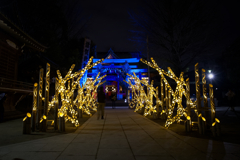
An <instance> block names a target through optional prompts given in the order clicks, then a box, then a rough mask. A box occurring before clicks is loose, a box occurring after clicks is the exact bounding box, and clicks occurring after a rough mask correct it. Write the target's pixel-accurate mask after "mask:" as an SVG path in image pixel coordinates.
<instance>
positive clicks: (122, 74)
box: [82, 48, 148, 99]
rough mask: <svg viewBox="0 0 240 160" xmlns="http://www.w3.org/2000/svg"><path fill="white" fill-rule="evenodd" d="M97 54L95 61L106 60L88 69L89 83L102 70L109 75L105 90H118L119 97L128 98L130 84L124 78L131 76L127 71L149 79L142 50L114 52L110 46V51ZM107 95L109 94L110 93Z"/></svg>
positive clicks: (102, 73)
mask: <svg viewBox="0 0 240 160" xmlns="http://www.w3.org/2000/svg"><path fill="white" fill-rule="evenodd" d="M95 56H97V57H95V58H94V59H93V62H96V61H98V60H100V59H102V58H104V61H103V62H102V63H101V64H98V65H97V66H94V67H93V68H92V69H91V70H89V71H88V73H87V83H88V81H91V80H93V79H94V78H95V77H96V76H97V74H98V73H99V72H101V76H103V75H105V74H106V75H107V77H106V78H105V79H104V80H106V83H105V84H104V85H103V86H104V89H105V92H117V98H118V99H123V98H126V92H127V87H128V86H127V84H126V83H125V82H124V81H123V80H127V78H129V77H128V76H127V73H129V74H133V72H134V73H135V74H136V75H137V77H138V78H140V79H143V78H144V79H148V77H147V66H146V65H144V64H143V63H141V62H140V58H141V53H140V52H115V53H114V51H113V50H112V49H111V48H110V49H109V51H108V52H98V53H96V54H95ZM104 80H103V81H104ZM82 84H83V82H82ZM110 94H111V93H110ZM107 95H108V96H109V94H107Z"/></svg>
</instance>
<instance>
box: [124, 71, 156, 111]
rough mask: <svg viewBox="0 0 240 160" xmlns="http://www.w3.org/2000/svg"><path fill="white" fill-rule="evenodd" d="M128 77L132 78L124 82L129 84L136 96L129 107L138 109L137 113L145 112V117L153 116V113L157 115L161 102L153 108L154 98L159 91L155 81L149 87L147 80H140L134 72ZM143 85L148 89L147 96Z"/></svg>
mask: <svg viewBox="0 0 240 160" xmlns="http://www.w3.org/2000/svg"><path fill="white" fill-rule="evenodd" d="M127 75H128V76H130V77H131V78H130V79H128V81H125V80H124V82H126V83H128V84H129V86H130V87H131V88H132V92H133V94H134V98H133V99H132V101H131V103H130V104H129V107H130V108H134V107H136V108H135V112H136V111H139V110H140V111H141V112H143V115H144V116H147V115H152V113H157V107H159V105H158V103H159V102H158V101H157V103H156V105H155V106H153V96H155V97H156V95H157V94H156V90H158V88H154V87H153V81H152V82H151V84H150V85H149V84H148V82H146V81H145V80H140V79H139V78H138V77H137V76H136V74H135V73H134V72H133V75H130V74H127ZM131 80H132V81H133V82H132V81H131ZM142 84H143V85H144V86H146V87H147V91H148V92H147V94H146V93H145V91H144V86H142ZM137 90H139V91H140V92H138V91H137ZM156 99H157V98H156ZM156 116H158V115H156Z"/></svg>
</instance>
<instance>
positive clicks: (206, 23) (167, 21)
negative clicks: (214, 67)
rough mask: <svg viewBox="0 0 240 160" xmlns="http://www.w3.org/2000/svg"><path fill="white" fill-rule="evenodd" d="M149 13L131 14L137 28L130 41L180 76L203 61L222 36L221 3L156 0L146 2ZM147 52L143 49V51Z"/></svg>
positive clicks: (190, 0) (205, 0)
mask: <svg viewBox="0 0 240 160" xmlns="http://www.w3.org/2000/svg"><path fill="white" fill-rule="evenodd" d="M145 6H147V7H146V8H147V9H140V10H139V11H138V12H129V15H130V18H131V20H132V22H133V24H134V25H135V27H136V28H135V29H134V30H132V33H133V36H132V38H131V40H133V41H136V42H137V43H139V44H140V46H141V47H142V46H144V47H145V46H146V38H147V36H148V37H149V38H148V39H149V48H150V50H149V54H150V56H152V57H154V59H155V60H156V61H157V62H158V63H159V64H160V63H161V66H163V65H166V66H170V67H172V69H173V70H174V71H175V72H176V74H179V73H180V72H181V71H185V69H187V67H189V65H193V64H194V63H196V62H200V61H204V57H205V56H206V55H207V56H208V57H209V56H213V54H212V53H214V52H212V50H213V47H214V45H215V44H216V43H217V42H218V38H219V36H221V31H222V26H221V23H219V22H220V20H221V18H222V16H221V14H220V10H221V7H220V5H219V2H218V1H215V0H213V1H207V0H195V1H192V0H161V1H159V0H155V1H151V3H150V1H146V5H145ZM143 49H144V50H146V48H142V50H143Z"/></svg>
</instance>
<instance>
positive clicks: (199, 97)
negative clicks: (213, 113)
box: [195, 63, 202, 134]
mask: <svg viewBox="0 0 240 160" xmlns="http://www.w3.org/2000/svg"><path fill="white" fill-rule="evenodd" d="M195 86H196V98H197V113H198V131H199V134H202V117H201V95H200V81H199V73H198V63H197V64H195Z"/></svg>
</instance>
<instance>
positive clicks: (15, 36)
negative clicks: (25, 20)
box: [0, 13, 46, 111]
mask: <svg viewBox="0 0 240 160" xmlns="http://www.w3.org/2000/svg"><path fill="white" fill-rule="evenodd" d="M45 49H46V47H45V46H43V45H42V44H40V43H38V42H37V41H36V40H34V39H33V38H32V37H30V36H29V35H28V34H26V33H25V32H24V31H22V30H21V29H20V28H19V27H18V26H16V25H15V24H14V23H12V22H11V21H10V20H9V19H8V18H7V17H5V16H4V15H3V14H2V13H0V80H1V83H0V92H4V93H7V94H8V97H7V100H6V103H5V110H6V111H8V110H14V109H15V105H16V103H17V102H18V101H20V100H21V98H23V97H24V95H26V94H32V92H33V91H32V86H33V84H29V83H24V82H20V81H17V75H18V74H17V73H18V59H19V56H20V55H21V54H23V53H24V51H25V50H32V51H38V52H44V50H45ZM16 93H19V94H18V95H17V94H16Z"/></svg>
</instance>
